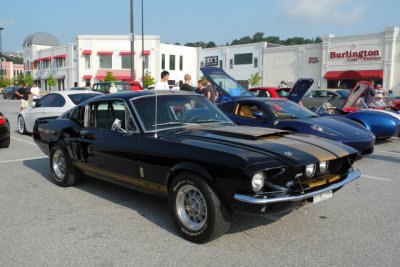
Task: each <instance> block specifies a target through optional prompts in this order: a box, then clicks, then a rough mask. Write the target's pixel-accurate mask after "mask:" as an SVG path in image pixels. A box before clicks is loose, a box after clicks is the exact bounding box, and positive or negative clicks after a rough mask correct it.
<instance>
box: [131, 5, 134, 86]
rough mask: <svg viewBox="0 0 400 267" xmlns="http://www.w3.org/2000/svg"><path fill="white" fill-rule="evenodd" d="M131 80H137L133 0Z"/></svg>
mask: <svg viewBox="0 0 400 267" xmlns="http://www.w3.org/2000/svg"><path fill="white" fill-rule="evenodd" d="M130 40H131V80H132V81H134V80H135V30H134V24H133V0H131V37H130Z"/></svg>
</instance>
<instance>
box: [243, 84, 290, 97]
mask: <svg viewBox="0 0 400 267" xmlns="http://www.w3.org/2000/svg"><path fill="white" fill-rule="evenodd" d="M290 89H291V88H281V87H254V88H250V89H249V90H250V91H251V92H252V93H254V95H255V96H258V97H273V98H285V99H286V98H287V96H288V95H289V92H290Z"/></svg>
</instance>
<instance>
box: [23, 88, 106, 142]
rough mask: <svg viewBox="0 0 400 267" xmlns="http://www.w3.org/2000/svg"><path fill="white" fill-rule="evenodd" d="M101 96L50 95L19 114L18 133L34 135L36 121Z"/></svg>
mask: <svg viewBox="0 0 400 267" xmlns="http://www.w3.org/2000/svg"><path fill="white" fill-rule="evenodd" d="M99 95H102V93H98V92H91V91H56V92H51V93H48V94H46V95H44V96H43V97H41V98H40V99H39V100H38V101H36V103H35V105H34V106H33V107H29V108H27V109H24V110H22V111H21V112H20V113H19V114H18V120H17V123H18V132H19V133H20V134H26V133H32V131H33V125H34V124H35V121H36V119H38V118H41V117H54V116H59V115H61V114H62V113H64V112H65V111H67V110H69V109H70V108H72V107H74V106H76V105H78V104H80V103H82V102H84V101H86V100H87V99H89V98H92V97H96V96H99Z"/></svg>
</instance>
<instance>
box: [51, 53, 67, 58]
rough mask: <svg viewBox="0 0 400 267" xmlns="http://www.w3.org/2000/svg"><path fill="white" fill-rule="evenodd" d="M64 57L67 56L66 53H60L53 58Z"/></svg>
mask: <svg viewBox="0 0 400 267" xmlns="http://www.w3.org/2000/svg"><path fill="white" fill-rule="evenodd" d="M66 57H67V55H66V54H61V55H57V56H54V57H53V58H66Z"/></svg>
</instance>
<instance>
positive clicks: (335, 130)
mask: <svg viewBox="0 0 400 267" xmlns="http://www.w3.org/2000/svg"><path fill="white" fill-rule="evenodd" d="M285 121H286V122H287V124H288V125H291V126H292V127H293V126H295V125H296V124H297V126H298V128H299V131H301V132H304V130H302V129H301V128H309V129H307V132H308V133H310V134H311V133H313V131H315V133H316V134H317V135H318V136H322V137H326V138H330V139H335V140H336V139H338V140H361V139H362V140H365V139H370V138H372V134H371V132H370V131H369V130H368V129H367V128H365V127H363V126H361V125H360V124H358V123H356V122H354V121H352V120H350V119H347V118H344V117H339V116H330V117H317V118H309V119H297V120H295V121H296V123H294V120H285ZM312 125H316V126H319V127H322V128H323V129H324V130H325V132H319V131H317V130H312V128H311V126H312ZM299 126H302V127H299ZM295 128H296V127H295Z"/></svg>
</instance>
